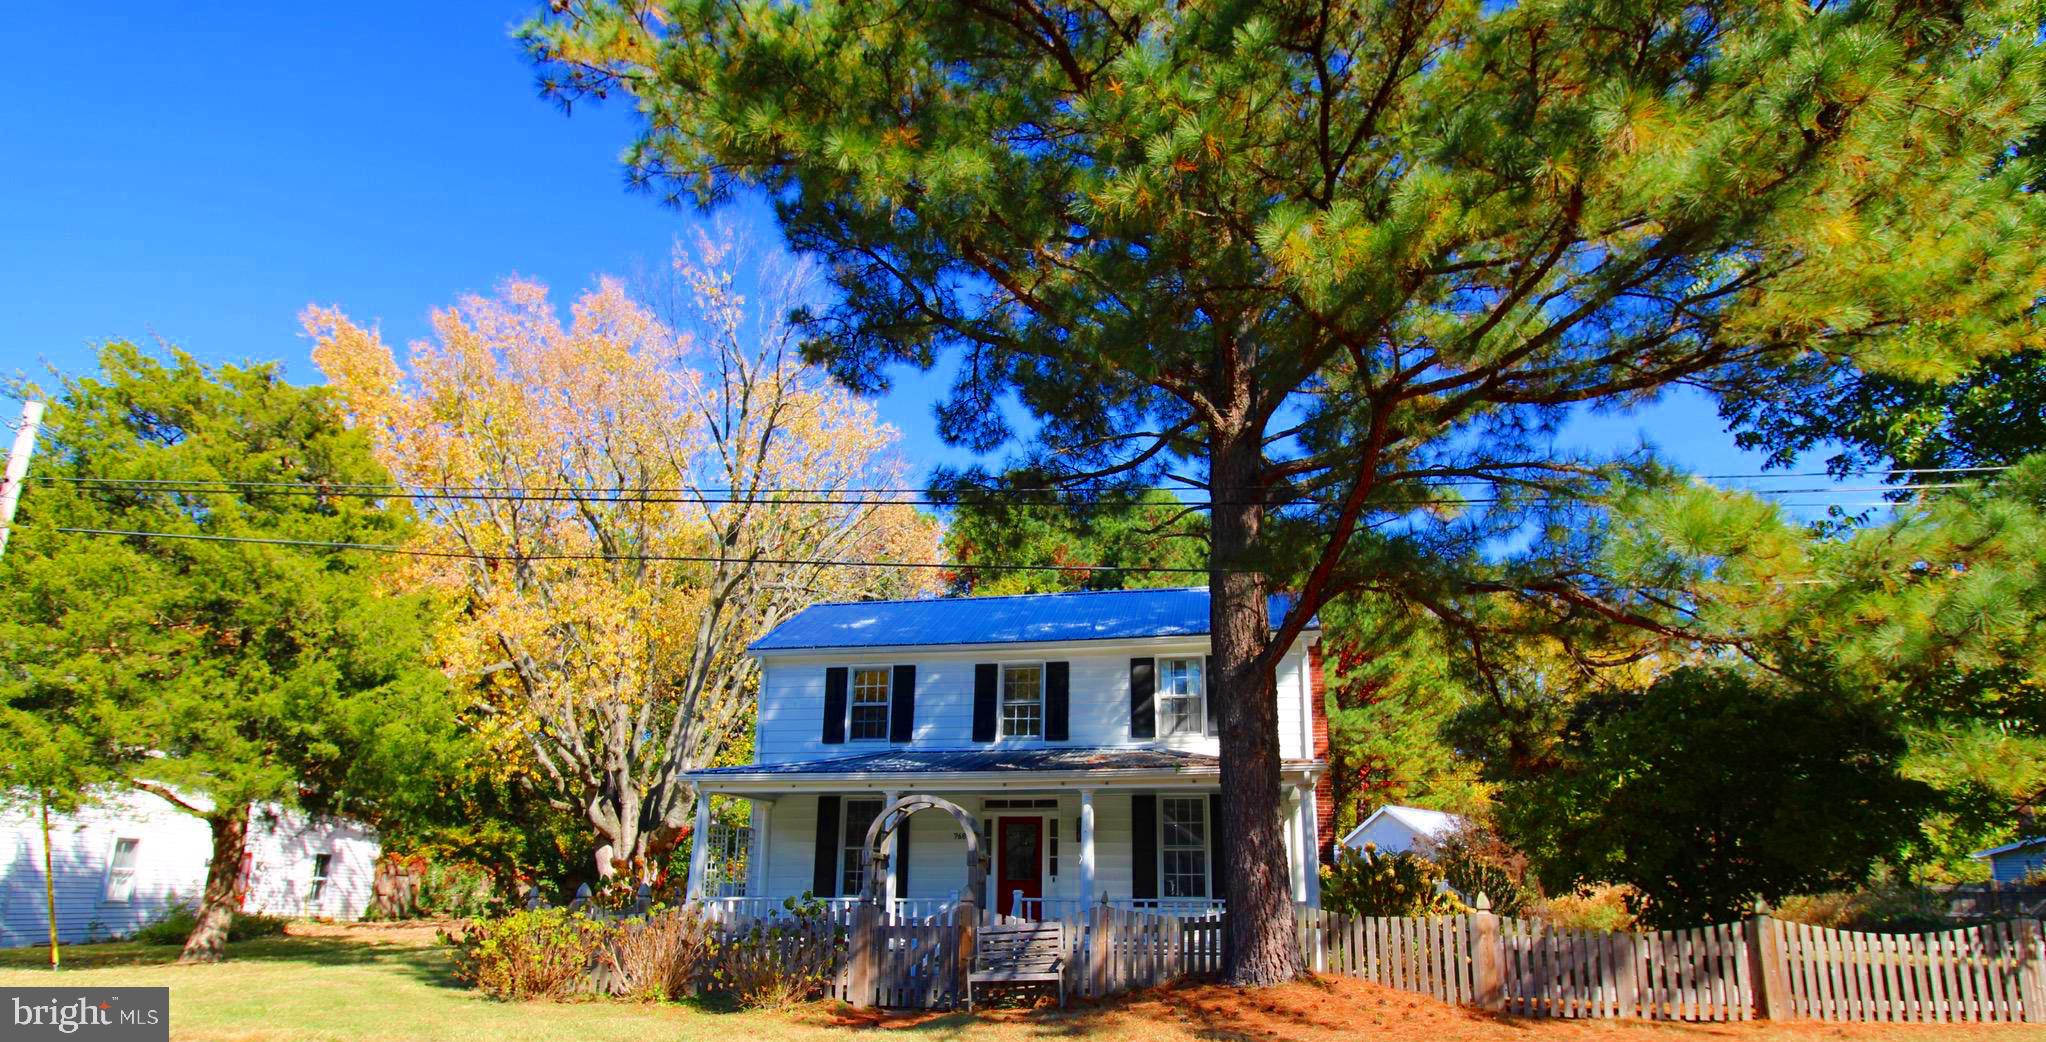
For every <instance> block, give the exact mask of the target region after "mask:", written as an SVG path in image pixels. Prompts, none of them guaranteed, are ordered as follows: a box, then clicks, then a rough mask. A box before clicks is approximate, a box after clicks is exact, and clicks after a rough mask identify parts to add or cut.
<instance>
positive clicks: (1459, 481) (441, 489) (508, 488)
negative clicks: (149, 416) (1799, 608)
mask: <svg viewBox="0 0 2046 1042" xmlns="http://www.w3.org/2000/svg"><path fill="white" fill-rule="evenodd" d="M1513 469H1516V470H1521V469H1528V468H1513ZM2010 469H2011V467H2010V466H2008V465H1999V466H1980V467H1917V468H1896V469H1891V470H1875V469H1870V470H1852V471H1842V472H1840V473H1838V474H1835V473H1832V472H1830V471H1778V472H1764V473H1754V474H1698V475H1693V476H1694V477H1696V478H1698V479H1700V480H1704V481H1759V480H1786V479H1790V478H1846V477H1870V476H1874V475H1879V474H1898V475H1914V474H1986V473H1996V472H2000V471H2006V470H2010ZM31 480H35V481H54V482H62V483H66V484H91V485H135V486H187V485H205V486H223V487H226V488H237V489H245V488H246V489H281V490H282V489H301V488H311V489H318V490H320V491H322V492H327V493H333V494H338V493H340V492H341V491H348V492H383V493H388V494H391V495H404V496H410V497H413V498H420V497H422V496H423V495H424V494H425V493H423V492H422V491H421V490H434V491H435V493H436V494H441V493H446V494H452V493H470V492H476V493H486V492H493V493H507V494H525V495H529V496H530V495H536V494H561V495H571V494H579V495H595V494H642V495H674V496H683V497H687V500H686V501H689V502H696V501H699V500H701V499H703V498H704V497H712V496H714V497H734V496H740V495H741V494H744V495H751V496H759V495H818V496H826V495H830V496H846V495H862V496H864V495H909V496H926V497H934V496H944V497H948V498H946V499H943V500H940V502H942V503H949V502H951V501H952V498H956V497H958V496H962V495H975V494H984V495H1005V496H1014V495H1022V494H1029V495H1059V496H1076V495H1084V494H1086V493H1082V492H1076V491H1074V490H1073V489H1070V488H1067V487H1064V486H1058V485H1041V486H1022V487H1017V488H988V487H984V486H982V487H970V488H959V489H952V488H937V487H930V486H922V487H907V486H905V487H884V486H849V487H844V488H831V487H809V488H796V487H785V486H772V487H763V488H756V489H746V488H739V487H735V486H724V487H710V486H705V487H688V486H658V485H608V486H590V487H579V486H571V485H536V486H519V485H454V484H427V483H421V484H417V485H405V484H400V483H397V482H332V483H328V482H317V481H244V480H229V479H225V478H221V479H205V478H111V477H98V476H74V475H62V474H52V475H40V476H37V477H35V478H33V479H31ZM1395 480H1396V481H1405V480H1410V479H1409V478H1404V477H1402V478H1396V479H1395ZM1421 480H1423V481H1425V483H1427V484H1429V485H1432V486H1437V487H1459V486H1466V485H1497V484H1502V483H1509V484H1510V483H1513V482H1514V479H1513V478H1512V477H1511V476H1509V475H1508V474H1506V473H1502V474H1501V475H1500V476H1498V477H1490V478H1479V477H1461V478H1442V479H1440V480H1436V479H1428V478H1422V479H1421ZM1195 487H1197V486H1188V485H1144V486H1130V487H1125V488H1117V489H1114V490H1113V491H1115V492H1117V493H1140V492H1186V491H1190V490H1192V489H1193V488H1195ZM1917 487H1958V486H1944V485H1941V486H1933V485H1924V486H1920V485H1881V486H1875V487H1872V488H1869V489H1865V490H1857V491H1893V490H1896V489H1900V488H1917ZM1765 491H1788V490H1765ZM1798 491H1804V490H1798ZM1811 491H1848V490H1847V489H1841V488H1838V487H1824V488H1819V489H1813V490H1811ZM734 501H736V500H734ZM1160 505H1167V504H1160Z"/></svg>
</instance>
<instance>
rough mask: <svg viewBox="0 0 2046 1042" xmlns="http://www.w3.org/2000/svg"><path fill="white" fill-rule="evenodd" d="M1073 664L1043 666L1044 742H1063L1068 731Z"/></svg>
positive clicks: (1046, 664) (1063, 663) (1060, 663)
mask: <svg viewBox="0 0 2046 1042" xmlns="http://www.w3.org/2000/svg"><path fill="white" fill-rule="evenodd" d="M1072 678H1073V664H1072V663H1070V662H1047V663H1045V664H1044V740H1045V741H1047V742H1063V741H1065V740H1066V735H1067V731H1068V727H1067V718H1068V717H1069V716H1070V715H1071V713H1070V712H1069V709H1068V707H1069V704H1070V703H1071V702H1072V693H1071V687H1072Z"/></svg>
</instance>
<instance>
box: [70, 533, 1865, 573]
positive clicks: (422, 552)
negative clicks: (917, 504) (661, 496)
mask: <svg viewBox="0 0 2046 1042" xmlns="http://www.w3.org/2000/svg"><path fill="white" fill-rule="evenodd" d="M54 531H57V532H63V533H67V534H70V535H107V536H120V537H123V538H140V539H180V540H188V541H193V542H206V543H240V544H251V545H256V546H286V547H297V548H311V549H322V550H355V551H365V552H371V553H388V554H396V555H400V556H405V557H431V558H438V559H447V560H470V561H605V562H676V563H684V564H756V565H787V566H818V567H826V568H916V569H926V570H930V569H936V570H941V571H954V572H971V571H982V572H1086V573H1089V574H1097V573H1125V572H1143V573H1151V574H1171V575H1199V576H1212V575H1253V574H1262V573H1258V572H1256V571H1255V570H1254V569H1243V568H1219V567H1217V568H1193V567H1178V566H1168V565H1159V566H1139V565H1111V564H968V563H965V562H960V561H874V560H863V559H857V558H854V559H836V558H792V557H711V556H705V555H694V554H570V553H544V554H492V553H480V552H475V551H462V550H432V549H427V548H424V547H412V546H398V545H395V544H391V543H350V542H336V541H326V540H317V539H275V538H268V537H263V536H229V535H208V534H204V533H199V532H150V531H144V530H139V529H119V528H57V529H54ZM1825 581H1826V580H1822V579H1788V580H1780V581H1777V582H1773V583H1772V582H1757V583H1745V584H1742V585H1748V586H1756V587H1762V586H1772V585H1783V586H1810V585H1822V584H1824V583H1825Z"/></svg>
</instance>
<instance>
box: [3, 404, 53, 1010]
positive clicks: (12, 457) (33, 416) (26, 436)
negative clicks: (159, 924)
mask: <svg viewBox="0 0 2046 1042" xmlns="http://www.w3.org/2000/svg"><path fill="white" fill-rule="evenodd" d="M42 425H43V403H41V402H23V403H21V426H19V427H16V428H15V430H14V447H13V448H12V449H9V450H8V452H7V480H6V482H5V483H4V484H0V554H4V553H6V552H7V537H8V536H9V535H10V534H12V533H13V531H14V508H15V506H16V505H17V504H19V503H20V502H21V482H22V479H24V478H26V477H28V457H29V454H30V453H33V452H34V451H35V450H36V431H38V430H40V429H41V428H42ZM41 802H42V811H43V907H44V910H45V911H47V912H48V913H49V916H50V968H51V969H53V970H55V969H61V968H62V964H61V958H62V957H61V956H60V955H59V954H58V948H57V879H56V877H55V876H53V875H51V869H52V867H53V865H52V861H53V860H54V859H53V858H52V857H51V855H50V794H49V793H48V792H47V791H45V792H43V793H42V801H41Z"/></svg>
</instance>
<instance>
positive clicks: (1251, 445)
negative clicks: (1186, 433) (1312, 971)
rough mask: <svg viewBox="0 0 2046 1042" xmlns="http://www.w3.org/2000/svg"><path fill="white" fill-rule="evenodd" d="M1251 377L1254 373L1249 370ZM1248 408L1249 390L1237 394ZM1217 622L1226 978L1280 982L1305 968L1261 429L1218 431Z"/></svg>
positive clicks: (1214, 466)
mask: <svg viewBox="0 0 2046 1042" xmlns="http://www.w3.org/2000/svg"><path fill="white" fill-rule="evenodd" d="M1243 379H1244V382H1245V384H1246V385H1247V382H1248V374H1245V375H1244V378H1243ZM1239 400H1240V401H1243V402H1244V403H1245V406H1246V407H1247V402H1248V394H1247V393H1245V394H1243V395H1242V396H1241V398H1240V399H1239ZM1210 450H1211V456H1210V459H1211V466H1210V473H1209V480H1210V481H1211V483H1212V485H1211V488H1210V490H1209V492H1210V497H1211V499H1212V500H1213V502H1214V507H1213V509H1212V510H1211V511H1210V513H1209V516H1210V518H1211V521H1210V538H1211V540H1212V551H1213V552H1212V557H1211V560H1212V562H1213V567H1214V568H1215V569H1216V571H1215V572H1213V573H1211V574H1210V576H1209V588H1210V590H1211V591H1212V594H1211V597H1210V599H1209V613H1210V614H1209V630H1210V638H1211V640H1212V641H1213V646H1214V655H1215V665H1214V671H1215V676H1214V677H1212V678H1210V679H1211V682H1212V683H1213V684H1214V689H1215V691H1216V692H1217V693H1219V695H1220V702H1219V703H1218V705H1219V707H1220V710H1221V713H1220V716H1219V717H1218V723H1219V725H1220V726H1219V730H1220V732H1221V752H1222V792H1223V793H1224V794H1225V798H1224V799H1223V800H1222V801H1221V803H1222V816H1223V820H1222V821H1221V822H1220V823H1219V825H1218V827H1219V828H1220V829H1222V830H1223V831H1224V832H1225V834H1226V835H1227V836H1228V837H1229V838H1228V842H1227V843H1226V844H1224V847H1223V850H1224V858H1225V860H1226V862H1227V863H1226V864H1224V865H1223V866H1222V878H1223V880H1224V884H1223V892H1224V896H1225V898H1226V900H1227V901H1228V906H1227V907H1228V914H1227V915H1226V916H1225V917H1224V921H1225V922H1226V923H1227V925H1226V926H1225V927H1224V931H1225V936H1224V938H1223V951H1224V954H1225V963H1226V965H1225V967H1224V971H1223V978H1224V980H1225V981H1227V982H1228V983H1230V984H1235V985H1252V986H1258V985H1268V984H1279V983H1283V982H1285V981H1289V980H1292V979H1293V978H1295V977H1298V976H1300V974H1301V971H1302V965H1301V961H1300V951H1299V947H1298V945H1297V943H1296V940H1295V935H1294V927H1293V894H1292V882H1291V878H1290V876H1289V874H1288V872H1287V865H1286V843H1285V837H1284V833H1283V832H1282V830H1281V829H1280V826H1279V814H1280V810H1281V807H1280V795H1279V700H1278V685H1277V683H1276V680H1275V678H1274V676H1273V673H1272V671H1271V670H1270V669H1269V668H1266V667H1264V666H1261V665H1260V664H1259V663H1258V661H1257V659H1258V656H1259V653H1260V652H1262V651H1263V650H1264V646H1265V643H1266V641H1268V640H1269V639H1270V637H1271V618H1270V614H1269V611H1268V609H1267V606H1266V602H1265V595H1266V584H1265V579H1264V576H1263V575H1262V574H1258V573H1255V572H1250V571H1245V570H1243V569H1244V568H1245V567H1246V566H1248V565H1251V564H1252V563H1253V561H1254V558H1253V554H1252V552H1251V551H1252V548H1253V547H1254V546H1255V545H1256V543H1257V538H1258V530H1259V528H1260V526H1261V524H1262V522H1263V518H1264V509H1263V507H1262V506H1261V505H1260V503H1259V500H1260V499H1261V497H1262V496H1263V489H1262V487H1261V486H1260V484H1259V480H1258V474H1259V471H1260V469H1261V465H1262V461H1263V452H1262V447H1261V445H1260V444H1259V441H1258V436H1257V433H1256V432H1255V431H1238V432H1234V433H1229V432H1224V431H1217V433H1216V434H1215V436H1214V440H1213V441H1212V442H1211V444H1210Z"/></svg>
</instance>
